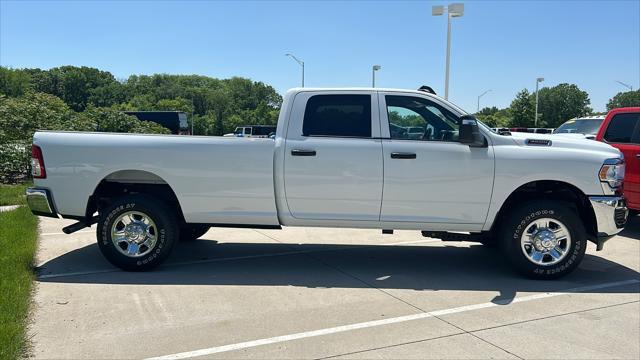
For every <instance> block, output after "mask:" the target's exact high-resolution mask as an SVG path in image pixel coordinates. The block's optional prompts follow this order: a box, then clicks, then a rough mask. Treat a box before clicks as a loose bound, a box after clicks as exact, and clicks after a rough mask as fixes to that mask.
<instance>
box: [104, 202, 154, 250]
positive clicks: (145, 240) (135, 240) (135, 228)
mask: <svg viewBox="0 0 640 360" xmlns="http://www.w3.org/2000/svg"><path fill="white" fill-rule="evenodd" d="M157 240H158V232H157V228H156V224H155V223H154V222H153V220H151V218H150V217H149V216H148V215H147V214H145V213H141V212H139V211H127V212H125V213H123V214H122V215H120V216H118V218H117V219H116V220H115V221H114V222H113V226H112V227H111V241H113V244H114V245H115V247H116V249H118V251H119V252H120V253H122V254H123V255H125V256H128V257H133V258H137V257H141V256H144V255H147V254H148V253H149V252H151V250H152V249H153V247H154V246H155V244H156V241H157Z"/></svg>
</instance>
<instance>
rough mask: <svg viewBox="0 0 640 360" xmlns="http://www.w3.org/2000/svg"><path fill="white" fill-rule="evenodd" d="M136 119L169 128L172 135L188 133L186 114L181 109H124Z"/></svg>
mask: <svg viewBox="0 0 640 360" xmlns="http://www.w3.org/2000/svg"><path fill="white" fill-rule="evenodd" d="M124 113H125V114H127V115H131V116H135V117H137V118H138V120H142V121H151V122H154V123H156V124H159V125H162V126H164V127H166V128H167V129H169V130H170V131H171V133H172V134H174V135H190V134H191V131H190V129H189V124H188V122H187V114H185V113H184V112H182V111H125V112H124Z"/></svg>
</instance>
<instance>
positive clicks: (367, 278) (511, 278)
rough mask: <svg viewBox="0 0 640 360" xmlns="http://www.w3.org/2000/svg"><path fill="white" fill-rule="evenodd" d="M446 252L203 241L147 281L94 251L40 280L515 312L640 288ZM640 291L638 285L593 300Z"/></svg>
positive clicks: (601, 267)
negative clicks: (534, 273)
mask: <svg viewBox="0 0 640 360" xmlns="http://www.w3.org/2000/svg"><path fill="white" fill-rule="evenodd" d="M629 231H631V232H633V231H637V229H636V230H633V229H631V230H629ZM210 234H211V233H210ZM635 234H637V232H636V233H635ZM627 236H630V235H627ZM208 237H209V238H211V237H212V236H211V235H209V236H208ZM443 244H444V246H441V245H440V244H438V245H437V246H432V244H429V245H428V246H415V245H395V246H394V245H366V244H363V245H340V244H289V243H287V244H285V243H244V242H243V243H225V242H220V243H217V242H215V241H210V240H209V239H201V240H198V241H193V242H187V243H180V244H178V246H177V247H176V249H175V251H174V253H173V254H172V256H171V257H170V258H169V259H168V260H167V262H166V263H165V264H163V265H162V266H160V267H158V268H157V269H155V270H153V271H150V272H142V273H132V272H124V271H121V270H119V269H116V268H113V267H112V266H111V265H109V264H108V263H107V262H106V260H104V259H103V257H102V255H101V254H100V251H99V250H98V247H97V245H95V244H93V245H88V246H85V247H82V248H79V249H76V250H73V251H71V252H68V253H66V254H63V255H61V256H59V257H57V258H54V259H51V260H50V261H48V262H46V263H44V264H43V265H42V266H40V267H39V268H38V273H39V281H41V282H56V283H87V284H128V285H131V284H140V285H217V286H225V285H229V286H298V287H307V288H380V289H412V290H423V291H439V290H462V291H497V292H499V295H498V296H496V297H495V298H494V299H493V300H492V301H493V302H495V303H498V304H507V303H509V302H510V301H511V300H512V299H513V298H515V296H516V295H517V294H518V293H522V292H556V291H566V290H567V289H571V288H576V287H584V286H589V285H594V284H602V283H610V282H616V281H625V280H634V279H635V280H640V274H639V273H638V272H637V271H635V270H633V269H631V268H628V267H625V266H623V265H620V264H617V263H615V262H612V261H609V260H607V259H605V258H602V257H599V256H594V255H590V254H587V255H586V256H585V259H584V261H583V262H582V264H581V265H580V268H578V269H577V270H576V271H575V272H573V273H572V274H569V275H568V276H566V277H564V278H562V279H559V280H555V281H536V280H529V279H526V278H523V277H521V276H519V275H518V274H517V273H514V272H513V271H512V270H511V268H510V267H509V266H508V264H507V263H506V259H505V258H504V257H503V256H502V255H501V254H500V252H499V251H497V250H495V249H491V248H488V247H485V246H482V245H476V244H472V245H471V246H469V247H460V246H448V243H443ZM639 291H640V290H639V286H638V284H635V285H634V286H624V287H608V288H601V289H595V290H589V291H587V292H590V293H638V292H639Z"/></svg>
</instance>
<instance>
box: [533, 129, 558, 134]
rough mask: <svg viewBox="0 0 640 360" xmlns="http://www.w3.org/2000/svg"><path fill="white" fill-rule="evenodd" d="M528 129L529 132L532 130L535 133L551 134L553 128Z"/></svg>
mask: <svg viewBox="0 0 640 360" xmlns="http://www.w3.org/2000/svg"><path fill="white" fill-rule="evenodd" d="M529 130H531V132H533V133H535V134H552V133H553V130H554V129H546V128H531V129H529Z"/></svg>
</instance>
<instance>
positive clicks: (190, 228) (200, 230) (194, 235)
mask: <svg viewBox="0 0 640 360" xmlns="http://www.w3.org/2000/svg"><path fill="white" fill-rule="evenodd" d="M209 229H210V226H207V225H188V224H187V225H184V226H182V227H180V241H194V240H197V239H198V238H200V237H202V235H204V234H206V233H207V231H209Z"/></svg>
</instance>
